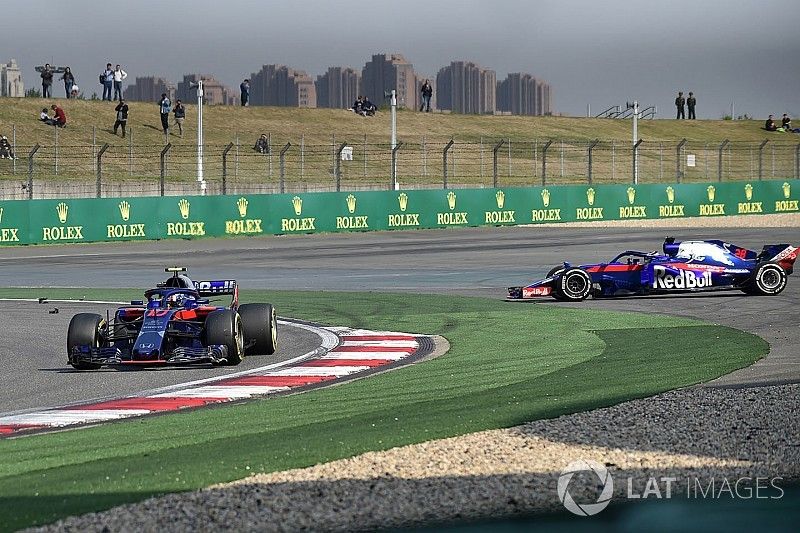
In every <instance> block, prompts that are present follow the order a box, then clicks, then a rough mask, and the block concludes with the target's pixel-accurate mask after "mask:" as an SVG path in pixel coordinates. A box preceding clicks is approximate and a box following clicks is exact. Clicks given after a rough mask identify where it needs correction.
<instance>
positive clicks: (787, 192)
mask: <svg viewBox="0 0 800 533" xmlns="http://www.w3.org/2000/svg"><path fill="white" fill-rule="evenodd" d="M781 188H782V189H783V197H784V198H786V199H787V200H788V199H789V197H790V196H791V195H792V186H791V185H790V184H789V182H787V181H784V182H783V185H782V186H781Z"/></svg>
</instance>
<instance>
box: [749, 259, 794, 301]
mask: <svg viewBox="0 0 800 533" xmlns="http://www.w3.org/2000/svg"><path fill="white" fill-rule="evenodd" d="M749 285H750V287H749V288H750V289H751V290H752V294H760V295H764V296H774V295H776V294H780V293H781V292H783V289H785V288H786V271H785V270H784V269H783V267H782V266H780V265H778V264H776V263H764V264H763V265H759V266H758V268H756V271H755V273H754V274H753V277H752V280H751V281H750V284H749ZM745 292H748V291H745ZM748 294H751V293H750V292H748Z"/></svg>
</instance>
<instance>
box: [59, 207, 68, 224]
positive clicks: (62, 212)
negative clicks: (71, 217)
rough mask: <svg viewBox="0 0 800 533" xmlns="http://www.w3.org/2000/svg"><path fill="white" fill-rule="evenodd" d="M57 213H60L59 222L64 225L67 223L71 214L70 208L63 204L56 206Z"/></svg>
mask: <svg viewBox="0 0 800 533" xmlns="http://www.w3.org/2000/svg"><path fill="white" fill-rule="evenodd" d="M56 213H58V221H59V222H61V223H62V224H64V223H65V222H66V221H67V214H68V213H69V206H68V205H67V204H65V203H64V202H61V203H60V204H58V205H57V206H56Z"/></svg>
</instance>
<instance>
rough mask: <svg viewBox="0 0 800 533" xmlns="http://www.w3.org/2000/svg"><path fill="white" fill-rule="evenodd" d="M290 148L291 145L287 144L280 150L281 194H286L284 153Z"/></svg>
mask: <svg viewBox="0 0 800 533" xmlns="http://www.w3.org/2000/svg"><path fill="white" fill-rule="evenodd" d="M291 147H292V143H290V142H287V143H286V145H285V146H284V147H283V148H281V152H280V154H279V155H280V163H281V176H280V177H281V182H280V183H281V185H280V186H281V192H282V193H283V192H286V152H287V151H288V150H289V148H291Z"/></svg>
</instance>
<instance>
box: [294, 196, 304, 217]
mask: <svg viewBox="0 0 800 533" xmlns="http://www.w3.org/2000/svg"><path fill="white" fill-rule="evenodd" d="M292 207H294V214H295V215H297V216H298V217H299V216H300V215H301V214H302V213H303V199H302V198H300V197H299V196H295V197H294V198H292Z"/></svg>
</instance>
